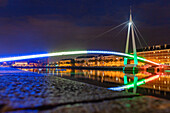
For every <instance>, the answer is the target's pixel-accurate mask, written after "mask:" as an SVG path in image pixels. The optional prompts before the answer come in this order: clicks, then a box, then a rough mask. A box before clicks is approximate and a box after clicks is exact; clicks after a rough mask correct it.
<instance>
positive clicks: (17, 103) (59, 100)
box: [0, 68, 170, 113]
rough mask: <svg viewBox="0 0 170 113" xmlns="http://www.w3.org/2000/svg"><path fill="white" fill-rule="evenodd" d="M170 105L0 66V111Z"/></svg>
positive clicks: (103, 112) (72, 112) (105, 111)
mask: <svg viewBox="0 0 170 113" xmlns="http://www.w3.org/2000/svg"><path fill="white" fill-rule="evenodd" d="M159 103H160V104H159ZM152 104H153V105H152ZM135 105H136V106H135ZM169 107H170V102H169V101H168V100H162V99H154V98H151V97H141V96H139V95H137V94H131V93H124V92H114V91H109V90H107V89H105V88H101V87H96V86H93V85H89V84H85V83H80V82H76V81H72V80H68V79H64V78H60V77H57V76H44V75H41V74H36V73H32V72H25V71H21V70H18V69H12V68H0V112H19V113H20V112H47V113H48V112H57V113H64V112H66V113H77V112H78V113H82V112H84V113H86V112H87V113H91V112H92V113H98V112H100V113H113V112H114V111H115V112H116V113H119V112H120V113H123V112H129V113H130V112H131V111H133V112H136V111H137V110H139V108H141V109H142V110H141V111H139V112H140V113H143V112H147V111H148V109H149V110H151V109H155V110H157V111H158V112H162V111H163V112H167V111H169V110H170V109H169Z"/></svg>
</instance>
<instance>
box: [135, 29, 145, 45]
mask: <svg viewBox="0 0 170 113" xmlns="http://www.w3.org/2000/svg"><path fill="white" fill-rule="evenodd" d="M134 31H135V35H136V37H137V39H138V42H139V44H140V47H141V48H143V46H142V43H141V41H140V39H139V36H138V34H137V31H136V29H134Z"/></svg>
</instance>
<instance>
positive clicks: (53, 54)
mask: <svg viewBox="0 0 170 113" xmlns="http://www.w3.org/2000/svg"><path fill="white" fill-rule="evenodd" d="M80 54H107V55H115V56H120V57H127V58H131V59H133V58H134V56H133V55H131V54H126V53H121V52H115V51H102V50H82V51H66V52H54V53H45V54H35V55H25V56H15V57H7V58H0V62H7V61H17V60H25V59H33V58H44V57H51V56H66V55H80ZM137 59H138V60H139V61H142V62H146V63H149V64H152V65H159V64H158V63H155V62H153V61H150V60H147V59H144V58H141V57H137Z"/></svg>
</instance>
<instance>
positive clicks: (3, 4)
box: [0, 0, 8, 7]
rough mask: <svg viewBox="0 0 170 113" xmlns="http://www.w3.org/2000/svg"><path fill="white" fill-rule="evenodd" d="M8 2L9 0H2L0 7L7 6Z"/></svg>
mask: <svg viewBox="0 0 170 113" xmlns="http://www.w3.org/2000/svg"><path fill="white" fill-rule="evenodd" d="M7 4H8V0H0V7H5V6H7Z"/></svg>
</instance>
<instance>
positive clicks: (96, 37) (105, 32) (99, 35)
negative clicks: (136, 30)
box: [88, 21, 128, 41]
mask: <svg viewBox="0 0 170 113" xmlns="http://www.w3.org/2000/svg"><path fill="white" fill-rule="evenodd" d="M127 23H128V21H126V22H123V23H122V24H119V25H118V26H115V27H113V28H111V29H109V30H107V31H105V32H103V33H101V34H99V35H97V36H95V37H94V38H92V39H89V40H88V41H91V40H94V39H97V38H99V37H101V36H103V35H105V34H107V33H109V32H111V31H113V30H115V29H116V28H118V27H120V26H122V25H124V24H127Z"/></svg>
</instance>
